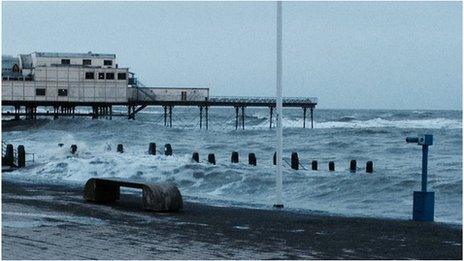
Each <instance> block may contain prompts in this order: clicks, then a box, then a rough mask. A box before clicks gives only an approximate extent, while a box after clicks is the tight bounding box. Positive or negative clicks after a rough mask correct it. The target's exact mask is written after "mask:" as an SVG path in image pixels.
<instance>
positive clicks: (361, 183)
mask: <svg viewBox="0 0 464 261" xmlns="http://www.w3.org/2000/svg"><path fill="white" fill-rule="evenodd" d="M2 109H3V111H6V110H11V108H8V107H3V108H2ZM46 110H47V109H44V111H46ZM49 110H50V111H52V109H49ZM113 110H114V111H115V112H120V113H124V112H126V109H125V108H123V107H121V108H115V109H113ZM80 112H88V111H85V110H83V109H80ZM245 114H246V115H245V119H244V120H245V128H244V130H243V129H242V128H241V127H240V128H239V129H238V130H236V128H235V126H236V118H235V110H234V109H233V108H211V109H210V111H209V122H208V125H209V126H208V127H209V128H208V130H206V129H205V122H203V124H202V127H203V128H202V129H200V122H199V109H198V108H196V107H185V108H183V107H175V108H174V109H173V116H172V128H169V127H165V125H164V116H163V111H162V110H161V108H147V109H145V110H142V111H140V112H139V113H138V114H137V115H136V117H135V120H128V119H127V117H113V118H112V119H104V118H100V119H91V118H90V117H75V118H71V117H61V118H59V119H56V120H53V119H51V118H50V117H49V118H46V117H43V118H40V117H39V118H38V119H37V120H36V121H20V122H8V123H7V122H6V121H5V120H7V118H5V117H4V118H3V120H4V121H5V122H4V123H3V124H2V125H3V129H2V141H3V142H5V143H11V144H14V146H15V147H16V146H17V145H20V144H21V145H24V146H25V148H26V152H27V153H28V154H27V160H28V162H27V167H26V168H23V169H18V170H15V171H13V172H4V173H2V175H3V178H4V179H14V180H20V181H25V182H36V183H53V184H55V183H58V184H65V185H66V184H69V185H73V186H76V185H77V186H80V185H82V186H83V185H84V184H85V182H86V181H87V180H88V179H89V178H92V177H112V178H121V179H130V180H134V181H142V182H155V183H156V182H164V181H170V182H175V183H176V184H177V185H178V187H179V189H180V191H181V193H182V195H183V197H184V199H185V200H189V201H194V202H200V203H204V204H210V205H216V206H225V207H229V206H232V207H245V208H272V205H273V204H274V203H275V199H276V197H275V195H276V174H275V173H276V167H275V166H274V165H273V154H274V151H275V145H276V128H275V119H274V121H273V122H274V123H273V126H272V128H269V110H268V109H264V108H250V107H248V108H246V110H245ZM283 127H284V130H283V136H284V137H283V139H284V142H283V144H284V146H283V158H284V161H283V164H284V167H283V200H284V206H285V207H284V210H283V211H295V212H309V213H320V214H327V215H341V216H350V217H376V218H392V219H405V220H407V219H411V217H412V204H413V191H417V190H420V189H421V187H420V186H421V158H422V148H421V146H419V145H417V144H408V143H406V142H405V138H406V137H408V136H418V135H421V134H432V135H433V138H434V141H433V145H432V146H430V148H429V162H428V173H429V174H428V190H430V191H435V220H436V221H439V222H444V223H450V224H462V111H429V110H329V109H317V108H316V109H315V111H314V128H313V129H311V128H310V127H311V123H310V119H309V117H308V118H307V120H306V128H303V110H302V109H300V108H298V109H290V108H285V109H284V113H283ZM150 142H154V143H156V145H157V150H158V153H157V155H149V154H148V146H149V143H150ZM59 143H63V146H61V147H60V146H59ZM168 143H169V144H171V146H172V148H173V152H174V154H173V155H172V156H164V145H165V144H168ZM72 144H76V145H77V148H78V149H77V153H76V154H75V155H73V154H71V153H70V146H71V145H72ZM117 144H123V146H124V153H118V152H117V151H116V147H117ZM233 151H237V152H238V153H239V160H240V162H239V163H238V164H234V163H231V162H230V157H231V153H232V152H233ZM193 152H198V153H199V155H200V163H196V162H193V161H192V153H193ZM292 152H297V153H298V157H299V160H300V163H301V165H300V169H299V170H293V169H291V167H290V165H289V163H290V156H291V154H292ZM32 153H33V154H32ZM210 153H214V154H215V157H216V162H217V164H216V165H211V164H208V162H207V156H208V154H210ZM249 153H255V155H256V157H257V165H256V166H252V165H248V154H249ZM32 160H33V161H32ZM351 160H356V161H357V171H356V172H355V173H353V172H350V171H349V165H350V161H351ZM312 161H317V162H318V170H317V171H314V170H311V167H310V164H311V162H312ZM329 161H333V162H334V163H335V171H333V172H329V171H328V162H329ZM367 161H373V163H374V172H373V173H366V171H365V166H366V162H367Z"/></svg>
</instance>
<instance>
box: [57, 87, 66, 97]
mask: <svg viewBox="0 0 464 261" xmlns="http://www.w3.org/2000/svg"><path fill="white" fill-rule="evenodd" d="M58 96H68V90H67V89H58Z"/></svg>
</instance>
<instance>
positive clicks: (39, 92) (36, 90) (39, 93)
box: [35, 89, 45, 96]
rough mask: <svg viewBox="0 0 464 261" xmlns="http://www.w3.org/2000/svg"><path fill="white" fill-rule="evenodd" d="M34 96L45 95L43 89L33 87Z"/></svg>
mask: <svg viewBox="0 0 464 261" xmlns="http://www.w3.org/2000/svg"><path fill="white" fill-rule="evenodd" d="M35 95H36V96H45V89H35Z"/></svg>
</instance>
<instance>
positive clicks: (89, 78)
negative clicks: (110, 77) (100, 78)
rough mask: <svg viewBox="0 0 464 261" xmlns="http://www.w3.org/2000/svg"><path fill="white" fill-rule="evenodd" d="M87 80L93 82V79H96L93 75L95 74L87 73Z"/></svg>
mask: <svg viewBox="0 0 464 261" xmlns="http://www.w3.org/2000/svg"><path fill="white" fill-rule="evenodd" d="M85 79H87V80H93V79H95V73H93V72H86V73H85Z"/></svg>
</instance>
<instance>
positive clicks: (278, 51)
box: [274, 1, 284, 208]
mask: <svg viewBox="0 0 464 261" xmlns="http://www.w3.org/2000/svg"><path fill="white" fill-rule="evenodd" d="M276 97H277V98H276V108H277V144H276V147H277V148H276V149H277V151H276V202H275V204H274V207H276V208H283V207H284V203H283V199H282V143H283V141H282V2H281V1H277V19H276Z"/></svg>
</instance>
